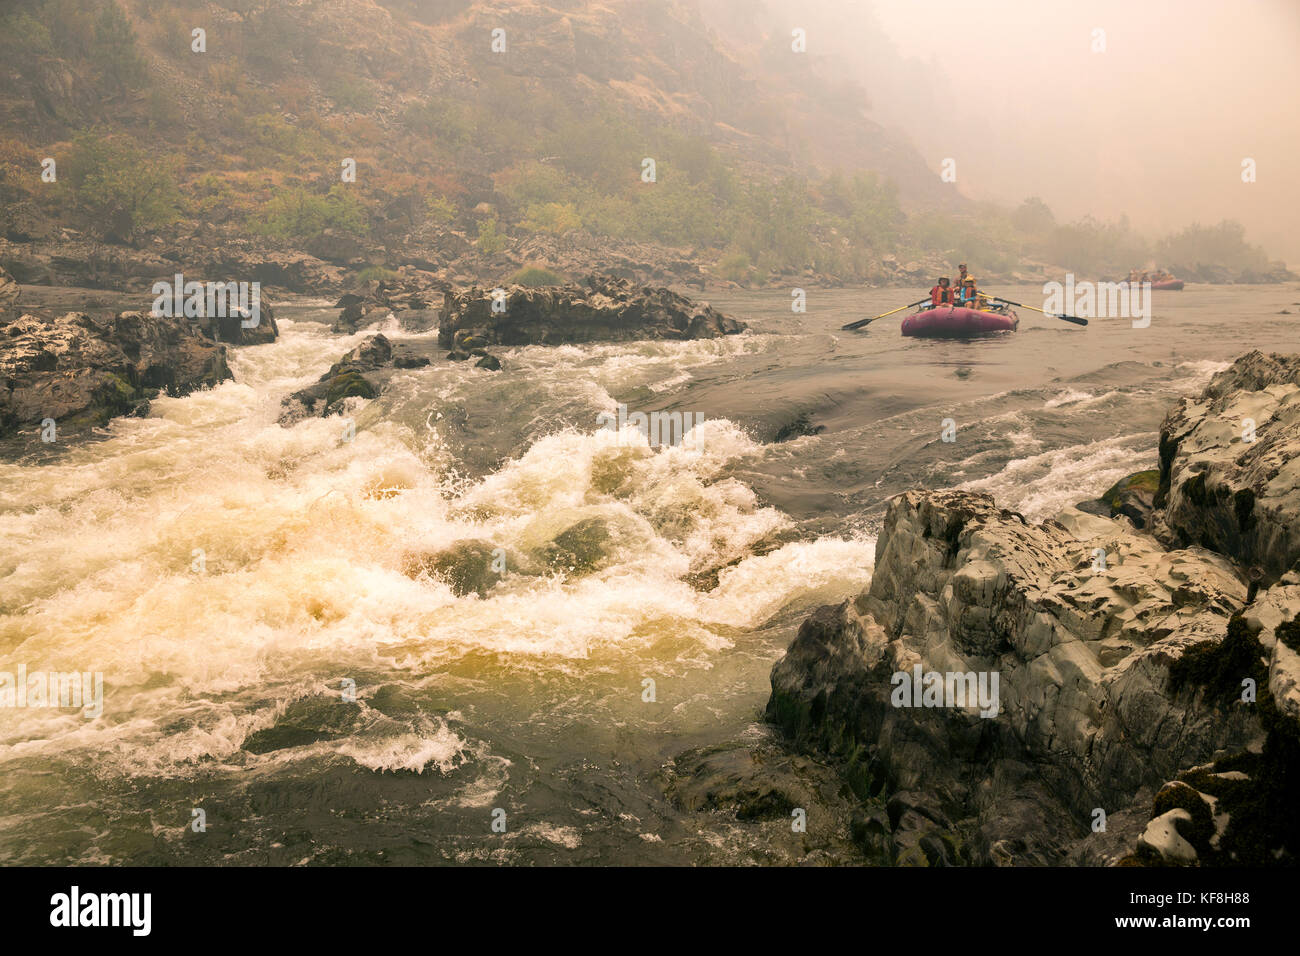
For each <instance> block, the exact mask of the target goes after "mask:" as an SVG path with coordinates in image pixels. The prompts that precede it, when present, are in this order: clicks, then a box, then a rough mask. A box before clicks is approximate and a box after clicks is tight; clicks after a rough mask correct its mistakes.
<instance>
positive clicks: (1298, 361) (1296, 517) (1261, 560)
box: [1153, 351, 1300, 587]
mask: <svg viewBox="0 0 1300 956" xmlns="http://www.w3.org/2000/svg"><path fill="white" fill-rule="evenodd" d="M1156 506H1157V514H1156V516H1155V522H1154V525H1153V530H1154V532H1155V534H1156V535H1157V536H1158V537H1159V538H1160V539H1161V540H1162V541H1164V542H1165V543H1166V544H1168V545H1171V546H1179V545H1186V544H1198V545H1201V546H1202V547H1206V548H1211V549H1213V550H1215V551H1218V552H1220V553H1221V554H1225V555H1228V556H1229V557H1231V558H1232V559H1233V560H1235V561H1238V562H1240V563H1241V564H1242V565H1243V566H1244V567H1245V568H1246V571H1247V574H1248V575H1249V576H1250V577H1251V579H1252V581H1254V582H1256V583H1257V584H1258V585H1259V586H1263V587H1267V586H1268V585H1270V584H1272V583H1273V582H1275V581H1277V580H1278V579H1279V578H1280V577H1281V576H1282V575H1283V574H1285V573H1286V572H1287V571H1289V570H1291V569H1292V568H1295V567H1296V566H1297V562H1300V355H1289V356H1283V355H1265V354H1263V353H1262V352H1258V351H1256V352H1251V353H1250V354H1248V355H1244V356H1242V357H1241V358H1239V359H1237V361H1236V362H1234V363H1233V364H1232V366H1231V367H1230V368H1228V369H1226V370H1224V371H1222V372H1220V373H1219V374H1217V375H1215V376H1214V378H1213V379H1212V380H1211V381H1210V384H1209V385H1208V386H1206V388H1205V391H1204V392H1203V393H1202V394H1201V395H1200V396H1199V397H1196V398H1185V399H1183V400H1182V402H1181V403H1180V404H1179V406H1178V407H1177V408H1176V409H1174V411H1173V412H1172V413H1171V414H1170V415H1169V416H1168V417H1167V418H1166V419H1165V421H1164V424H1163V425H1161V428H1160V486H1159V491H1158V494H1157V496H1156Z"/></svg>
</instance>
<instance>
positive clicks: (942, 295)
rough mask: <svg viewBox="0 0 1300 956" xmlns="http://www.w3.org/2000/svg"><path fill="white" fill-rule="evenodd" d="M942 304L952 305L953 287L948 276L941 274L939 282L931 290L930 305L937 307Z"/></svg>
mask: <svg viewBox="0 0 1300 956" xmlns="http://www.w3.org/2000/svg"><path fill="white" fill-rule="evenodd" d="M941 305H952V289H951V288H950V287H949V285H948V277H947V276H939V284H938V285H937V286H935V287H934V288H933V289H931V290H930V307H931V308H935V309H937V308H939V306H941Z"/></svg>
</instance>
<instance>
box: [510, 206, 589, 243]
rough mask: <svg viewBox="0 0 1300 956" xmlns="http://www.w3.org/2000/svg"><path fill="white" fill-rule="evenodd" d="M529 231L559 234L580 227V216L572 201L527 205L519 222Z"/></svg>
mask: <svg viewBox="0 0 1300 956" xmlns="http://www.w3.org/2000/svg"><path fill="white" fill-rule="evenodd" d="M520 226H522V227H523V228H524V229H527V230H528V231H529V232H548V233H551V234H552V235H556V236H560V235H563V234H564V233H566V232H572V231H573V230H575V229H581V228H582V217H581V216H580V215H578V210H577V209H576V208H575V207H574V205H573V203H558V202H548V203H539V204H536V205H532V206H529V207H528V211H527V213H526V214H525V218H524V221H523V222H521V223H520Z"/></svg>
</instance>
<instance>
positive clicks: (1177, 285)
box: [1151, 279, 1183, 292]
mask: <svg viewBox="0 0 1300 956" xmlns="http://www.w3.org/2000/svg"><path fill="white" fill-rule="evenodd" d="M1151 288H1152V289H1166V290H1168V291H1170V292H1181V291H1183V280H1182V279H1165V280H1163V281H1161V282H1153V283H1151Z"/></svg>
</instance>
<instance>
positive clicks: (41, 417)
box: [0, 299, 231, 437]
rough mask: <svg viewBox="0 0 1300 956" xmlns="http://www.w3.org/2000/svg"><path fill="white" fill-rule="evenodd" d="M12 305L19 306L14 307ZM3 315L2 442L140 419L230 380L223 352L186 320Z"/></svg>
mask: <svg viewBox="0 0 1300 956" xmlns="http://www.w3.org/2000/svg"><path fill="white" fill-rule="evenodd" d="M13 301H14V303H16V302H17V300H16V299H15V300H13ZM16 312H17V310H16V309H14V308H12V307H11V308H10V310H9V312H8V318H6V317H5V316H4V315H2V314H0V437H7V436H10V435H13V434H15V433H17V432H19V431H21V430H27V429H33V430H35V429H38V428H40V427H41V423H42V422H45V421H46V420H51V419H52V420H53V421H54V422H55V423H56V425H57V426H59V427H67V428H71V429H79V428H85V427H89V426H93V425H101V424H103V423H104V422H106V421H108V420H109V419H110V418H113V417H114V416H117V415H128V414H143V413H144V412H145V411H147V410H148V403H149V399H150V398H152V397H154V396H156V395H158V394H160V393H166V394H168V395H185V394H188V393H189V392H191V391H193V390H195V389H198V388H205V387H210V386H212V385H216V384H219V383H220V382H223V381H225V380H227V379H229V378H231V373H230V369H229V367H228V366H227V363H226V347H225V346H224V345H222V344H220V343H216V342H213V341H211V340H210V339H208V338H206V337H204V336H203V335H201V334H200V333H199V331H198V330H197V329H196V328H195V326H194V324H193V323H192V322H191V321H190V320H188V319H169V318H160V317H155V316H152V315H150V314H148V313H147V312H118V313H116V314H97V315H96V314H91V313H88V312H69V313H66V314H64V315H59V316H51V315H43V314H35V313H21V314H15V313H16Z"/></svg>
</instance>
